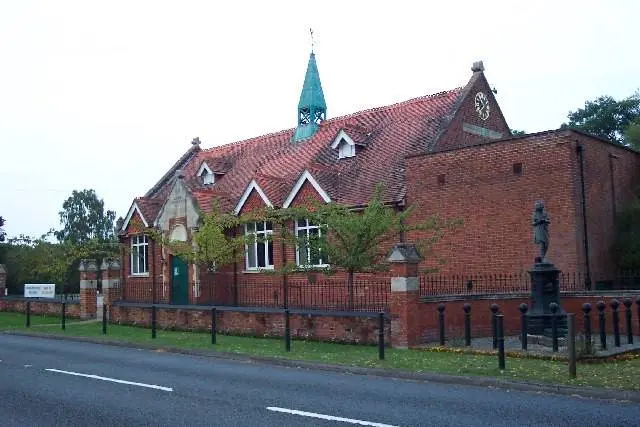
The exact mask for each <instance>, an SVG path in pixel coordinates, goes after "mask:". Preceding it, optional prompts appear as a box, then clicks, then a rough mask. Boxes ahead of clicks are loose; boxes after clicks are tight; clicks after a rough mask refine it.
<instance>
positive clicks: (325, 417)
mask: <svg viewBox="0 0 640 427" xmlns="http://www.w3.org/2000/svg"><path fill="white" fill-rule="evenodd" d="M267 409H268V410H269V411H274V412H284V413H285V414H292V415H300V416H303V417H311V418H320V419H322V420H328V421H341V422H343V423H351V424H359V425H361V426H373V427H398V426H393V425H391V424H381V423H374V422H371V421H363V420H355V419H353V418H343V417H334V416H333V415H324V414H316V413H315V412H305V411H298V410H296V409H287V408H278V407H277V406H268V407H267Z"/></svg>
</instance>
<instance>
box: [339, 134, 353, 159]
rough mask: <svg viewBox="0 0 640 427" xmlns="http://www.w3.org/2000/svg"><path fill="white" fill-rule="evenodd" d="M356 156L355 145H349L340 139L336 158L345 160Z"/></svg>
mask: <svg viewBox="0 0 640 427" xmlns="http://www.w3.org/2000/svg"><path fill="white" fill-rule="evenodd" d="M355 155H356V146H355V144H350V143H349V142H347V140H345V139H344V138H342V141H341V142H340V145H338V158H339V159H346V158H348V157H354V156H355Z"/></svg>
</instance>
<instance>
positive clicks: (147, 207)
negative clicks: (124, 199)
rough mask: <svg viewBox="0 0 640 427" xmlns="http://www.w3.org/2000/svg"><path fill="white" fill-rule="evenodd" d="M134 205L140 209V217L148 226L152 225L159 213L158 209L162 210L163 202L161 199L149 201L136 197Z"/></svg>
mask: <svg viewBox="0 0 640 427" xmlns="http://www.w3.org/2000/svg"><path fill="white" fill-rule="evenodd" d="M135 202H136V205H138V208H140V212H141V213H142V216H143V217H144V219H145V220H146V221H147V223H148V224H149V226H151V225H152V224H153V222H154V221H155V220H156V217H157V216H158V213H160V209H161V208H162V204H163V202H164V201H163V200H162V199H159V198H158V199H150V198H147V197H138V198H136V200H135Z"/></svg>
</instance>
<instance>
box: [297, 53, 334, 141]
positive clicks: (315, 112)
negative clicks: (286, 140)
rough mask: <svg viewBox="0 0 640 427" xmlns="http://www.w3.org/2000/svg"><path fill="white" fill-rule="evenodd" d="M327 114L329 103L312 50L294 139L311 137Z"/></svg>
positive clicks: (299, 104)
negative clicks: (325, 100)
mask: <svg viewBox="0 0 640 427" xmlns="http://www.w3.org/2000/svg"><path fill="white" fill-rule="evenodd" d="M326 114H327V104H326V103H325V102H324V93H323V92H322V84H321V83H320V73H319V72H318V65H317V64H316V55H315V54H314V53H313V51H312V52H311V55H310V56H309V65H308V66H307V74H306V75H305V76H304V85H303V86H302V93H300V102H298V128H297V129H296V133H295V135H294V137H293V138H294V140H295V141H302V140H304V139H308V138H311V137H312V136H313V135H314V134H315V133H316V130H317V129H318V125H319V124H320V122H322V121H324V119H325V118H326Z"/></svg>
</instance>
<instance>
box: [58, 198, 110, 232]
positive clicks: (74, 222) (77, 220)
mask: <svg viewBox="0 0 640 427" xmlns="http://www.w3.org/2000/svg"><path fill="white" fill-rule="evenodd" d="M59 215H60V223H61V224H62V226H63V228H62V230H59V231H56V232H55V237H56V238H57V239H58V240H59V241H61V242H64V241H70V242H72V243H75V244H82V243H86V242H89V241H91V240H93V239H96V240H98V241H109V240H113V239H114V237H115V236H114V227H113V222H114V220H115V217H116V214H115V212H114V211H109V210H108V211H105V208H104V201H103V200H102V199H99V198H98V196H97V195H96V192H95V191H94V190H82V191H77V190H73V192H72V193H71V196H70V197H69V198H68V199H67V200H65V201H64V203H63V204H62V210H61V211H60V212H59Z"/></svg>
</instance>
